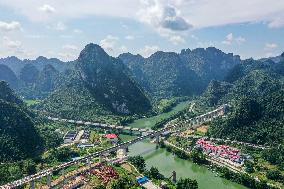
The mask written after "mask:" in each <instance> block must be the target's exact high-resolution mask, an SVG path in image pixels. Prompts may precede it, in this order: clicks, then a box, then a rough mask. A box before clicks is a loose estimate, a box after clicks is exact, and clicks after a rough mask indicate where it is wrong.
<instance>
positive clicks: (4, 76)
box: [0, 65, 19, 88]
mask: <svg viewBox="0 0 284 189" xmlns="http://www.w3.org/2000/svg"><path fill="white" fill-rule="evenodd" d="M1 80H3V81H6V82H8V83H9V84H10V85H11V86H12V87H13V88H17V87H18V86H19V80H18V78H17V76H16V75H15V73H14V72H13V71H12V70H11V69H10V68H9V67H8V66H5V65H0V81H1Z"/></svg>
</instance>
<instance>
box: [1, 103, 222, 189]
mask: <svg viewBox="0 0 284 189" xmlns="http://www.w3.org/2000/svg"><path fill="white" fill-rule="evenodd" d="M226 108H227V105H223V106H221V107H219V108H217V109H215V110H213V111H210V112H208V113H206V114H203V115H200V116H197V117H195V118H192V119H189V120H188V121H187V123H188V126H191V127H194V126H196V125H200V124H202V123H204V122H207V121H211V120H212V119H214V118H216V117H219V116H223V115H224V114H225V112H226ZM49 119H50V120H53V121H64V122H69V123H70V120H67V119H59V118H51V117H49ZM71 121H72V123H76V124H84V125H94V126H98V127H101V128H109V129H110V128H111V129H114V128H116V129H126V128H127V127H124V126H112V125H107V124H99V123H92V122H85V121H74V120H71ZM73 121H74V122H73ZM172 129H181V126H179V125H177V124H173V125H168V126H166V127H165V128H163V129H159V130H157V131H152V130H151V131H150V132H149V133H147V134H145V135H142V136H139V137H137V138H135V139H133V140H129V141H127V142H124V143H120V144H117V145H115V146H113V147H110V148H107V149H104V150H101V151H98V152H95V153H92V154H88V155H86V156H84V157H80V158H78V159H76V160H72V161H69V162H66V163H63V164H61V165H58V166H55V167H52V168H49V169H46V170H42V171H40V172H38V173H36V174H34V175H29V176H26V177H24V178H22V179H19V180H16V181H13V182H10V183H7V184H5V185H3V186H0V189H11V188H16V187H18V186H22V185H24V184H27V183H30V186H31V188H32V189H34V188H35V181H36V180H38V179H41V178H43V177H47V186H48V188H53V187H52V185H51V183H52V182H51V181H52V173H53V172H55V171H59V170H64V169H65V168H67V167H69V166H71V165H75V164H78V163H81V162H83V163H87V164H88V165H89V166H91V160H92V159H93V158H97V157H102V156H104V155H106V154H109V153H111V152H117V151H121V150H122V151H125V149H126V148H127V147H128V146H130V145H132V144H135V143H137V142H139V141H142V140H144V139H147V138H155V140H156V143H158V142H159V138H160V136H161V135H162V134H163V133H165V132H167V131H170V130H172ZM146 131H147V130H146Z"/></svg>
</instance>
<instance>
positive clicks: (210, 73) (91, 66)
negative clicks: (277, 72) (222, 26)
mask: <svg viewBox="0 0 284 189" xmlns="http://www.w3.org/2000/svg"><path fill="white" fill-rule="evenodd" d="M282 56H283V55H282ZM282 56H279V57H275V58H270V59H261V60H260V61H259V62H264V63H265V64H269V63H268V62H269V61H270V62H274V61H275V62H279V61H281V60H282V58H283V57H282ZM243 62H244V61H242V60H241V59H240V57H239V56H238V55H233V54H232V53H224V52H222V51H221V50H219V49H216V48H214V47H209V48H206V49H203V48H197V49H194V50H190V49H185V50H182V51H181V52H180V53H174V52H162V51H158V52H156V53H154V54H152V55H151V56H150V57H148V58H144V57H142V56H140V55H133V54H130V53H124V54H121V55H119V56H118V58H114V57H111V56H109V55H108V54H107V53H106V52H105V51H104V50H103V49H102V48H101V47H100V46H98V45H95V44H89V45H87V46H86V47H85V48H84V49H83V50H82V52H81V53H80V56H79V58H78V59H77V60H75V61H71V62H62V61H60V60H58V59H55V58H51V59H47V58H45V57H38V58H37V59H36V60H19V59H18V58H16V57H8V58H2V59H0V80H5V81H7V82H8V83H9V84H10V86H11V87H12V88H13V89H15V90H16V91H17V93H19V94H20V95H21V96H22V97H24V98H26V99H36V98H40V99H43V102H42V103H41V104H40V105H39V106H38V108H39V109H42V110H45V111H47V112H49V113H54V114H59V115H62V116H67V117H76V116H77V117H79V116H80V115H84V116H86V118H89V117H94V115H98V114H101V115H136V114H145V113H147V112H151V110H152V107H153V106H154V105H155V104H156V103H158V102H159V101H160V100H161V99H165V98H166V99H169V98H173V97H192V96H196V95H200V94H202V93H203V92H204V90H205V89H206V87H207V86H208V84H209V83H210V82H211V81H212V80H220V81H227V82H233V81H234V80H238V78H239V77H241V76H239V75H238V74H239V72H241V71H243V70H245V69H244V68H242V70H238V69H239V68H240V67H241V65H242V64H243ZM229 74H231V75H230V76H229V77H228V75H229ZM240 74H246V72H243V73H240ZM227 87H230V85H229V84H228V85H227V86H226V87H225V88H227ZM213 104H214V103H213Z"/></svg>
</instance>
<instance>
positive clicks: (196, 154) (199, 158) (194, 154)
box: [190, 149, 207, 163]
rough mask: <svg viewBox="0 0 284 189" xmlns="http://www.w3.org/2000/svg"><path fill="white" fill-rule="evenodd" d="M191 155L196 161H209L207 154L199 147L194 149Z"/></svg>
mask: <svg viewBox="0 0 284 189" xmlns="http://www.w3.org/2000/svg"><path fill="white" fill-rule="evenodd" d="M190 156H191V159H192V161H193V162H194V163H207V160H206V157H205V155H204V154H203V153H202V151H200V150H198V149H194V150H192V152H191V154H190Z"/></svg>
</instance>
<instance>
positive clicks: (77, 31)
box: [73, 29, 83, 34]
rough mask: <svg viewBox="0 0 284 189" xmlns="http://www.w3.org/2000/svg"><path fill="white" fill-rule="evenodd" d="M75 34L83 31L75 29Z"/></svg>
mask: <svg viewBox="0 0 284 189" xmlns="http://www.w3.org/2000/svg"><path fill="white" fill-rule="evenodd" d="M73 32H74V33H77V34H80V33H83V31H82V30H80V29H74V30H73Z"/></svg>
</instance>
